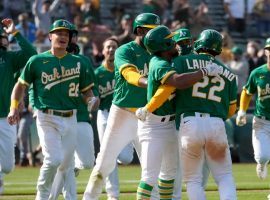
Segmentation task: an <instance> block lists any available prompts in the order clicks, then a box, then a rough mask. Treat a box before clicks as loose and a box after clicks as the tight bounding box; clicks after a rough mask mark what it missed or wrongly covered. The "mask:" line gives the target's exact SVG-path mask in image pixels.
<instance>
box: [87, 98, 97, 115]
mask: <svg viewBox="0 0 270 200" xmlns="http://www.w3.org/2000/svg"><path fill="white" fill-rule="evenodd" d="M98 102H99V98H97V97H91V98H90V99H89V100H88V103H87V110H88V112H92V111H94V110H97V108H98V106H99V105H98V104H99V103H98Z"/></svg>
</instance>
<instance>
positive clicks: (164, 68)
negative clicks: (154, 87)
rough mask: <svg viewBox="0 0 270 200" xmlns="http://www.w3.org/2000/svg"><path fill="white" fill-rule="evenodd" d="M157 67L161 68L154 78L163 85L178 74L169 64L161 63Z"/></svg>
mask: <svg viewBox="0 0 270 200" xmlns="http://www.w3.org/2000/svg"><path fill="white" fill-rule="evenodd" d="M156 66H159V67H158V68H157V70H156V71H155V74H154V78H155V80H158V81H160V83H161V84H164V83H165V82H166V80H167V79H168V78H169V77H170V76H171V75H172V74H174V73H176V71H175V69H174V68H173V67H172V66H171V64H170V63H169V62H166V61H160V62H159V64H157V65H156Z"/></svg>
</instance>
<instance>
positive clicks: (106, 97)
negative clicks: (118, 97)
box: [95, 64, 115, 110]
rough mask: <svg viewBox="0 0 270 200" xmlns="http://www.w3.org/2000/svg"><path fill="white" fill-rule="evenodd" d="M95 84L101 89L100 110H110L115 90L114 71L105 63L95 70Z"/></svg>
mask: <svg viewBox="0 0 270 200" xmlns="http://www.w3.org/2000/svg"><path fill="white" fill-rule="evenodd" d="M95 75H96V82H95V84H96V85H97V87H98V90H99V98H100V105H99V109H100V110H104V109H107V110H110V107H111V104H112V99H113V92H114V85H115V79H114V71H112V72H111V71H109V70H108V69H107V68H106V67H105V66H104V65H103V64H102V65H100V66H99V67H98V68H97V69H96V70H95Z"/></svg>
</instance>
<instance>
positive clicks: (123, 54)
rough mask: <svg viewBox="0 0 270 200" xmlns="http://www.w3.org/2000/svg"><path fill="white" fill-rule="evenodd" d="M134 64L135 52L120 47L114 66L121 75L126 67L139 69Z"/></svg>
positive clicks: (116, 53)
mask: <svg viewBox="0 0 270 200" xmlns="http://www.w3.org/2000/svg"><path fill="white" fill-rule="evenodd" d="M132 63H134V52H133V51H132V50H131V49H129V48H124V47H120V48H118V49H117V50H116V52H115V59H114V64H115V66H116V67H117V68H118V70H119V72H120V74H121V73H122V70H123V69H125V68H126V67H134V68H136V69H137V66H136V65H134V64H132ZM137 70H138V69H137Z"/></svg>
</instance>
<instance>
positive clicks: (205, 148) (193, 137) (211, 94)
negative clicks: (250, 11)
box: [174, 37, 237, 200]
mask: <svg viewBox="0 0 270 200" xmlns="http://www.w3.org/2000/svg"><path fill="white" fill-rule="evenodd" d="M220 38H221V37H220ZM198 41H199V40H198ZM209 62H213V63H216V64H217V65H219V66H222V69H223V72H222V74H221V78H218V77H208V76H204V78H203V80H202V81H199V82H197V83H196V84H194V85H193V87H190V88H188V89H185V90H177V92H176V111H177V113H178V114H180V116H181V117H180V119H181V124H180V133H179V134H180V137H181V158H182V169H183V181H184V182H185V183H186V184H187V193H188V196H189V199H191V200H195V199H206V197H205V194H204V189H203V183H202V182H203V180H202V179H203V173H202V171H203V166H204V164H205V163H206V164H207V166H208V167H209V169H210V171H211V172H212V174H213V177H214V179H215V181H216V182H217V184H218V188H219V193H220V199H222V200H223V199H236V189H235V184H234V181H233V176H232V161H231V156H230V151H229V146H228V142H227V136H226V131H225V125H224V120H226V119H227V116H228V110H229V106H230V105H231V104H235V103H236V93H237V85H236V77H235V75H234V74H233V73H232V72H231V71H230V70H229V69H228V68H227V67H225V66H224V65H223V64H222V63H220V62H219V61H217V60H216V59H215V58H214V57H213V56H210V55H208V54H199V55H189V56H181V57H180V56H179V57H177V58H176V59H174V66H175V67H176V70H177V72H178V73H187V72H193V71H196V70H198V69H200V68H202V67H204V66H206V65H207V63H209Z"/></svg>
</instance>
